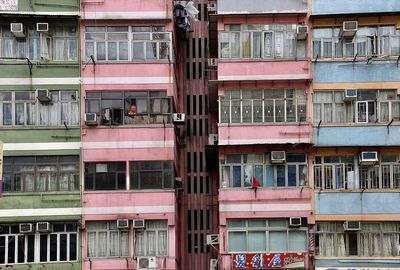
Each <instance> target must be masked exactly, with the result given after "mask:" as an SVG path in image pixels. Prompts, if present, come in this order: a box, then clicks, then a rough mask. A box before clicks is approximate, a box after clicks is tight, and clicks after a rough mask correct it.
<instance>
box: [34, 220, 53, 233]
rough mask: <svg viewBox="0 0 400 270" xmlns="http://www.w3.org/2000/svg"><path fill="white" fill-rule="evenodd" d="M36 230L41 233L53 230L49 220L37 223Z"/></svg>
mask: <svg viewBox="0 0 400 270" xmlns="http://www.w3.org/2000/svg"><path fill="white" fill-rule="evenodd" d="M36 231H37V232H41V233H48V232H51V224H50V223H49V222H38V223H36Z"/></svg>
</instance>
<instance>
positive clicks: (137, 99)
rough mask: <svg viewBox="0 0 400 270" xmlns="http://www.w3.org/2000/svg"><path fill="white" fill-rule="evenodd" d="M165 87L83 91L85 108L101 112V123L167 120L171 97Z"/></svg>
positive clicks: (164, 121) (165, 121) (115, 123)
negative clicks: (139, 89) (162, 88)
mask: <svg viewBox="0 0 400 270" xmlns="http://www.w3.org/2000/svg"><path fill="white" fill-rule="evenodd" d="M166 94H167V93H166V92H165V91H138V92H114V91H113V92H86V112H87V113H96V114H97V115H98V116H100V117H99V118H100V125H104V126H109V125H136V124H166V123H170V122H171V113H172V99H171V97H167V96H166Z"/></svg>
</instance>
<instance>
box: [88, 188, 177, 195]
mask: <svg viewBox="0 0 400 270" xmlns="http://www.w3.org/2000/svg"><path fill="white" fill-rule="evenodd" d="M110 193H125V194H130V193H175V189H173V188H171V189H131V190H125V189H123V190H85V191H84V194H85V195H89V194H110Z"/></svg>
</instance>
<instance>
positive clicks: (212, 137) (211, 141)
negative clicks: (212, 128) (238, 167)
mask: <svg viewBox="0 0 400 270" xmlns="http://www.w3.org/2000/svg"><path fill="white" fill-rule="evenodd" d="M208 145H218V134H208Z"/></svg>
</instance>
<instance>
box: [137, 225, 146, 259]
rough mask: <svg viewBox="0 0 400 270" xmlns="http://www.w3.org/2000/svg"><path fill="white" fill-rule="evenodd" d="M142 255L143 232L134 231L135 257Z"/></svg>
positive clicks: (143, 250) (143, 252) (143, 251)
mask: <svg viewBox="0 0 400 270" xmlns="http://www.w3.org/2000/svg"><path fill="white" fill-rule="evenodd" d="M144 255H145V249H144V231H135V256H144Z"/></svg>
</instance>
